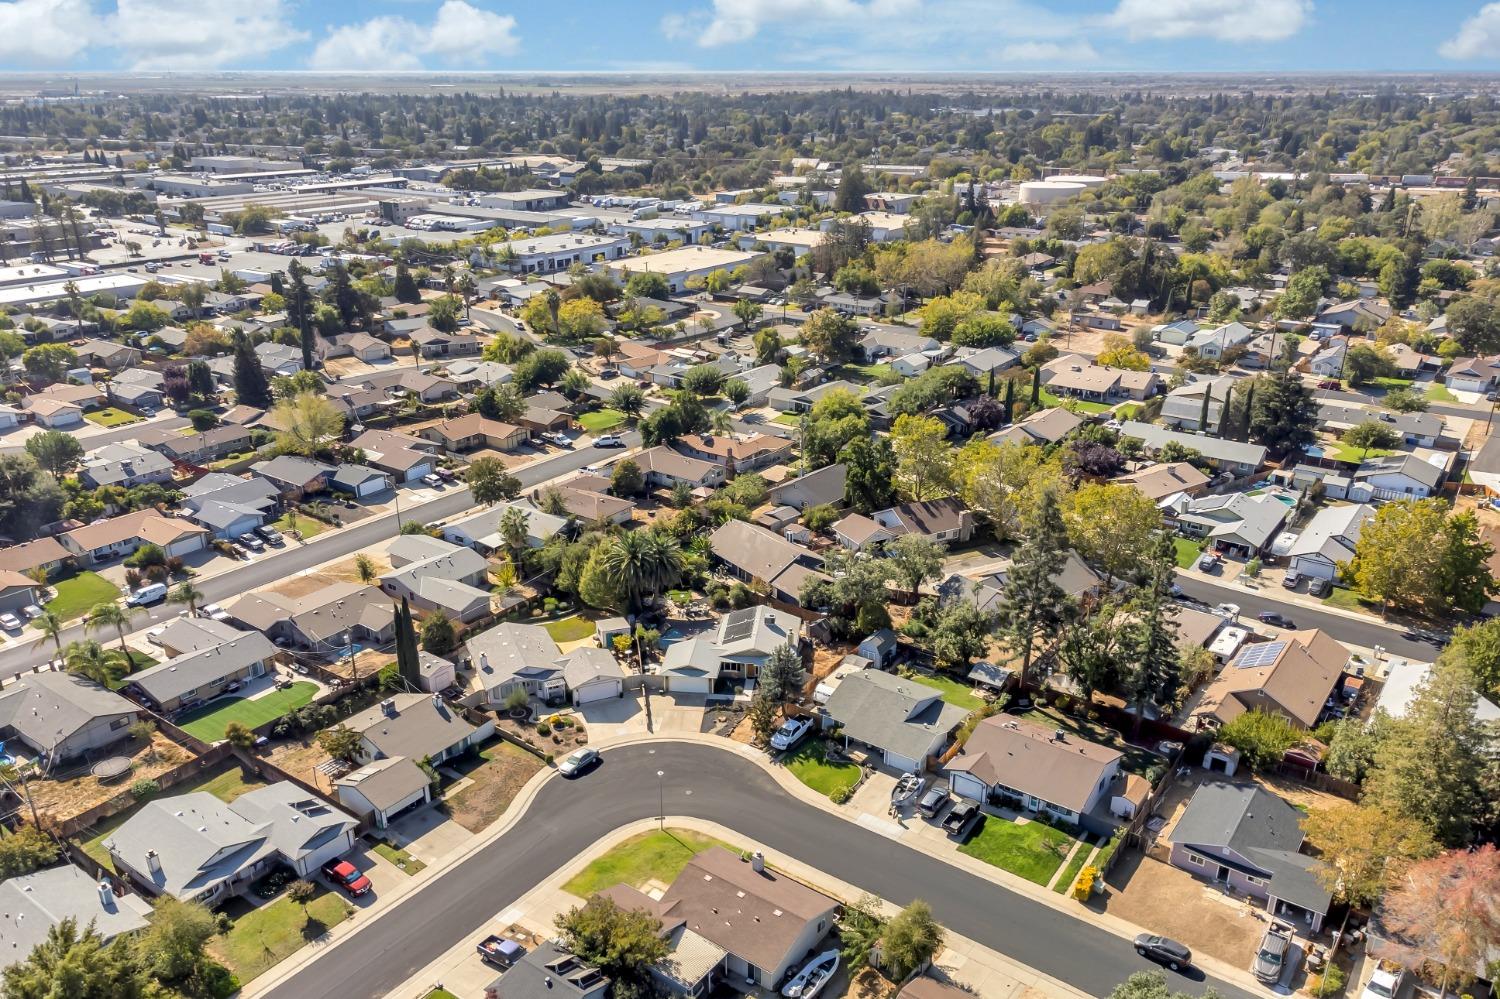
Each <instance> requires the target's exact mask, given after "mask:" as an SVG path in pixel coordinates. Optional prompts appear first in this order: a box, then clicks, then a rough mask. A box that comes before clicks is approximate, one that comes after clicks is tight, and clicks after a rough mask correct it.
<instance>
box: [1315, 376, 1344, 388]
mask: <svg viewBox="0 0 1500 999" xmlns="http://www.w3.org/2000/svg"><path fill="white" fill-rule="evenodd" d="M1343 387H1344V383H1343V382H1341V381H1339V380H1338V379H1337V378H1324V379H1323V380H1322V381H1320V382H1318V388H1320V389H1333V390H1338V389H1341V388H1343Z"/></svg>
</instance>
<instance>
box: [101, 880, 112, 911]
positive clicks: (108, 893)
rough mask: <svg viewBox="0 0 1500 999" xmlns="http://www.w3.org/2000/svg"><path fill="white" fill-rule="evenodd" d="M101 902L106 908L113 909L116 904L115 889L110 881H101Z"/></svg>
mask: <svg viewBox="0 0 1500 999" xmlns="http://www.w3.org/2000/svg"><path fill="white" fill-rule="evenodd" d="M99 904H100V905H102V906H104V908H106V909H113V908H114V906H115V890H114V888H113V887H112V886H111V885H110V883H109V882H108V881H104V880H101V881H100V882H99Z"/></svg>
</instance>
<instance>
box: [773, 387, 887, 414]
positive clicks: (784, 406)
mask: <svg viewBox="0 0 1500 999" xmlns="http://www.w3.org/2000/svg"><path fill="white" fill-rule="evenodd" d="M831 392H849V393H851V394H853V395H854V396H856V397H858V396H860V395H862V394H863V393H864V389H863V388H861V387H860V386H858V385H856V384H854V383H853V382H846V381H843V380H842V379H840V380H838V381H832V382H824V383H823V384H821V385H811V384H810V385H805V386H794V387H792V388H779V387H778V388H773V389H772V390H771V394H770V404H771V408H772V409H779V410H781V411H782V412H783V413H806V412H807V411H809V410H810V409H812V408H813V406H815V405H816V404H817V402H818V400H819V399H821V398H823V397H824V396H825V395H828V394H829V393H831Z"/></svg>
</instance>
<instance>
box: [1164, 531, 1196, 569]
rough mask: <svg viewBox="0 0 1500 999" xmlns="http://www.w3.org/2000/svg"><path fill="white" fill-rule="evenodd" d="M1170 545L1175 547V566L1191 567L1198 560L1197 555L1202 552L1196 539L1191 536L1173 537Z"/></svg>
mask: <svg viewBox="0 0 1500 999" xmlns="http://www.w3.org/2000/svg"><path fill="white" fill-rule="evenodd" d="M1172 547H1173V548H1175V549H1177V568H1179V569H1191V568H1192V567H1193V565H1194V563H1196V562H1197V561H1198V556H1199V555H1202V554H1203V549H1202V548H1201V547H1200V546H1199V543H1198V542H1197V541H1194V540H1192V539H1191V538H1173V539H1172Z"/></svg>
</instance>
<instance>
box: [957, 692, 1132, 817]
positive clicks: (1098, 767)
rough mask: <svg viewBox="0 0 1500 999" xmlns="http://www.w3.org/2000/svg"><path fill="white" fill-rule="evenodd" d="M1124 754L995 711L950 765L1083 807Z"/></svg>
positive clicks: (1055, 801)
mask: <svg viewBox="0 0 1500 999" xmlns="http://www.w3.org/2000/svg"><path fill="white" fill-rule="evenodd" d="M1119 759H1120V753H1119V751H1118V750H1114V749H1111V748H1109V747H1108V746H1101V745H1099V744H1098V743H1095V742H1089V741H1088V740H1086V739H1082V738H1079V737H1078V736H1074V735H1065V736H1064V737H1063V738H1061V739H1059V738H1058V737H1057V733H1056V732H1054V731H1053V730H1052V729H1050V728H1047V727H1046V726H1044V725H1036V724H1034V723H1032V722H1028V721H1024V720H1022V719H1019V718H1011V717H1009V716H1006V715H995V716H993V717H990V718H986V719H985V720H984V721H982V722H980V723H979V725H978V726H976V727H975V729H974V732H973V734H972V735H970V736H969V741H968V743H967V744H965V746H964V750H963V753H962V754H960V755H959V756H956V757H954V759H953V761H952V762H950V763H949V764H948V769H949V770H958V771H962V772H965V773H970V774H973V775H974V776H975V777H977V778H979V779H980V780H982V781H984V782H985V783H986V784H988V785H990V786H994V785H996V784H1003V785H1004V786H1006V787H1009V788H1014V789H1015V790H1017V791H1024V792H1025V793H1027V794H1032V795H1035V796H1036V797H1038V798H1041V799H1043V800H1044V801H1050V802H1052V803H1053V804H1054V805H1061V806H1063V807H1064V808H1067V809H1070V810H1071V811H1074V812H1082V811H1083V810H1084V809H1085V808H1086V807H1087V806H1088V801H1089V796H1090V795H1091V794H1092V793H1093V791H1094V789H1095V788H1096V787H1098V786H1099V781H1100V779H1101V777H1103V775H1104V773H1105V772H1106V771H1107V770H1108V769H1109V768H1110V766H1111V765H1112V764H1115V763H1117V762H1118V761H1119Z"/></svg>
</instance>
